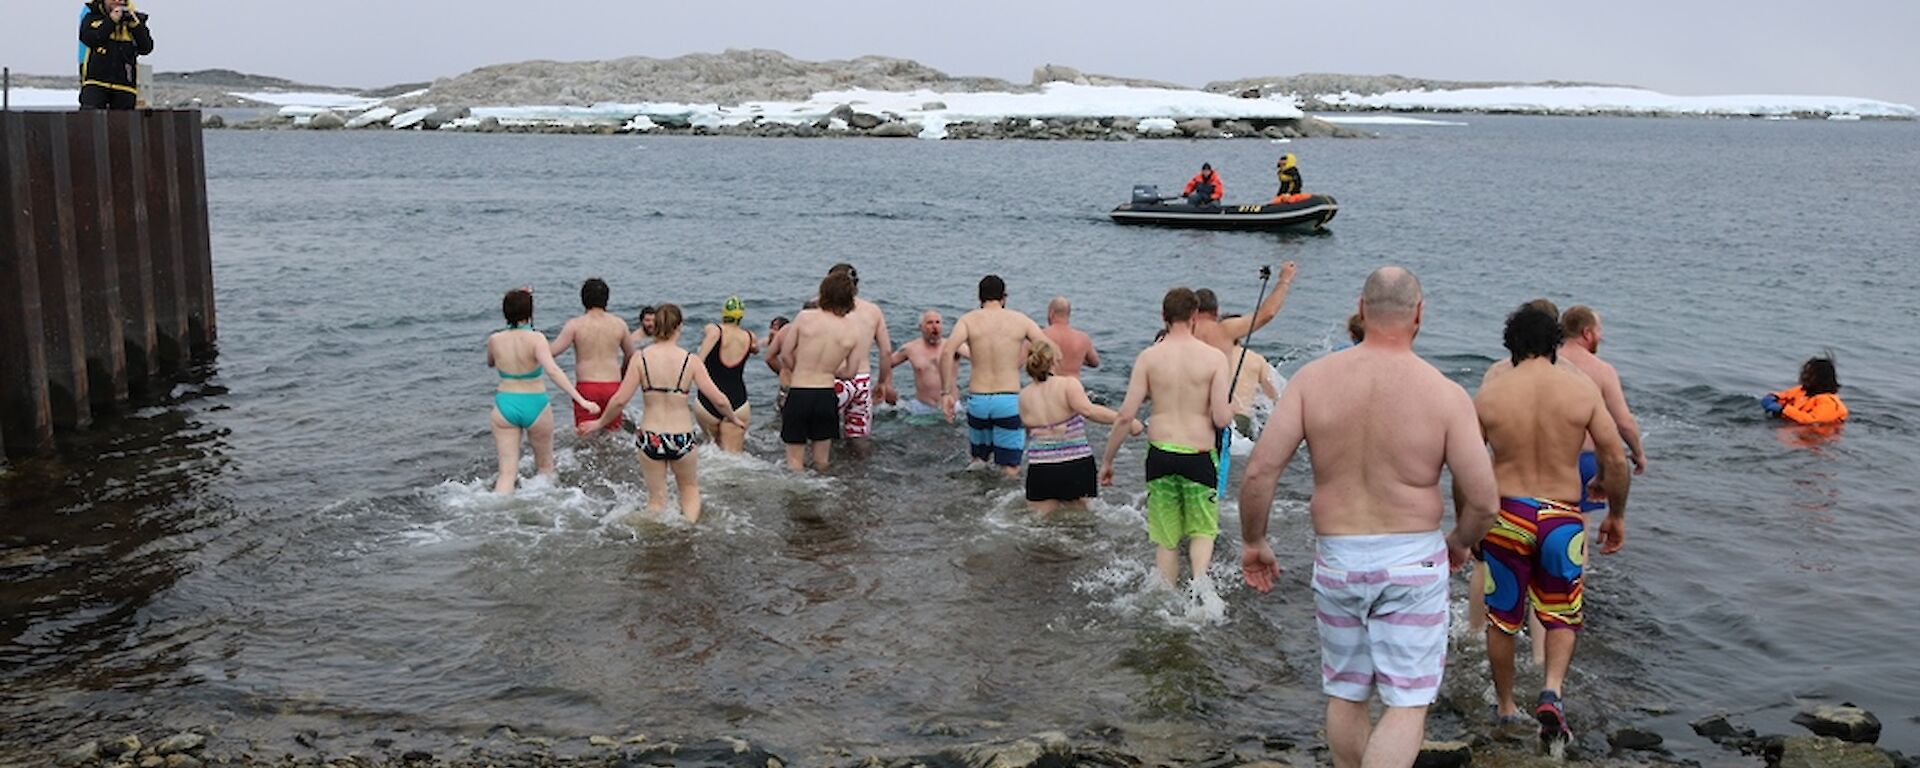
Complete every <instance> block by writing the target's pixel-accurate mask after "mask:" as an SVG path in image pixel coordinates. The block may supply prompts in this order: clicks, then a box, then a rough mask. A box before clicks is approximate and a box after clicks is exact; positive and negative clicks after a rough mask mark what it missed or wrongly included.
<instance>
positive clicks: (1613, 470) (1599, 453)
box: [1587, 391, 1633, 555]
mask: <svg viewBox="0 0 1920 768" xmlns="http://www.w3.org/2000/svg"><path fill="white" fill-rule="evenodd" d="M1590 411H1591V412H1590V413H1589V415H1588V416H1587V436H1588V437H1591V438H1593V453H1594V456H1596V457H1598V458H1599V460H1600V476H1599V477H1597V478H1594V484H1596V485H1599V486H1600V489H1601V493H1604V494H1606V496H1607V519H1605V520H1603V521H1601V523H1600V554H1603V555H1611V554H1613V553H1615V552H1618V551H1620V548H1621V547H1622V546H1624V545H1625V544H1626V540H1627V526H1626V522H1625V521H1626V515H1627V490H1628V487H1629V486H1631V485H1632V484H1633V475H1632V474H1631V473H1630V472H1629V471H1628V469H1627V455H1626V449H1625V448H1624V447H1623V446H1622V444H1621V442H1620V428H1619V427H1618V426H1615V425H1614V423H1613V417H1612V416H1609V415H1607V405H1606V402H1605V401H1604V400H1603V399H1601V397H1600V393H1599V392H1597V391H1596V392H1594V396H1593V407H1592V408H1591V409H1590ZM1589 494H1591V491H1589Z"/></svg>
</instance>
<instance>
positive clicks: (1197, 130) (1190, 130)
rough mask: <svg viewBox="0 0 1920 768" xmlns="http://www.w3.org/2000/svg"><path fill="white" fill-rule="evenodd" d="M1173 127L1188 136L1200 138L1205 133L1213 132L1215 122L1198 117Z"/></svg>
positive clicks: (1182, 121)
mask: <svg viewBox="0 0 1920 768" xmlns="http://www.w3.org/2000/svg"><path fill="white" fill-rule="evenodd" d="M1173 127H1174V128H1175V129H1176V130H1178V131H1180V132H1181V133H1184V134H1186V135H1188V136H1198V135H1199V134H1201V133H1203V132H1207V131H1212V130H1213V121H1212V120H1208V119H1206V118H1204V117H1196V118H1193V119H1191V120H1181V121H1180V122H1177V123H1174V124H1173Z"/></svg>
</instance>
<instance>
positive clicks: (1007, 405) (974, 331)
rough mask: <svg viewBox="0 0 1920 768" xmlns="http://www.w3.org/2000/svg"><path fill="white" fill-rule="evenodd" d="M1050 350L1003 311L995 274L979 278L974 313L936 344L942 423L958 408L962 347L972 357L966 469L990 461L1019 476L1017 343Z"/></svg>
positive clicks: (1029, 326) (1021, 432) (1034, 326)
mask: <svg viewBox="0 0 1920 768" xmlns="http://www.w3.org/2000/svg"><path fill="white" fill-rule="evenodd" d="M1023 343H1025V344H1045V345H1048V346H1052V345H1053V342H1052V341H1050V340H1048V339H1047V334H1046V333H1045V332H1043V331H1041V330H1040V325H1039V324H1038V323H1035V322H1034V321H1033V318H1031V317H1027V316H1026V315H1024V314H1021V313H1019V312H1016V311H1014V310H1011V309H1007V283H1006V281H1004V280H1001V279H1000V276H999V275H987V276H986V277H983V278H981V279H980V308H979V309H976V310H974V311H972V312H968V313H966V314H965V315H961V316H960V321H959V322H957V323H955V324H954V326H953V335H951V336H948V337H947V341H946V343H944V344H941V345H940V373H941V376H940V381H941V384H942V386H943V387H944V388H945V394H944V395H943V396H942V397H941V398H940V401H941V402H940V405H941V409H942V410H944V411H945V412H946V415H947V421H949V422H951V421H953V418H954V416H955V415H956V414H957V411H958V408H959V404H960V386H959V382H960V378H959V375H960V361H959V350H960V348H961V346H962V345H965V346H966V347H967V348H968V351H969V352H970V353H971V354H972V360H973V373H972V375H971V376H970V377H969V378H968V380H967V393H968V394H967V441H968V443H969V444H970V445H969V450H968V454H969V455H970V456H971V457H972V461H971V462H969V464H968V467H969V468H978V467H982V466H985V465H986V464H987V462H989V461H991V462H992V463H993V464H994V465H996V466H998V467H1000V472H1001V473H1002V474H1004V475H1006V476H1007V477H1019V476H1020V459H1021V454H1022V453H1023V452H1024V451H1025V448H1026V442H1027V434H1026V429H1025V428H1024V427H1023V426H1022V425H1021V423H1020V366H1021V365H1022V364H1023V363H1024V362H1025V361H1026V351H1025V350H1024V349H1022V348H1021V346H1022V344H1023Z"/></svg>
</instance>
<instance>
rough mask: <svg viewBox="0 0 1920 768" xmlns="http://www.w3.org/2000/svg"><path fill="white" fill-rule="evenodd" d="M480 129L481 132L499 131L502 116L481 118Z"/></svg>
mask: <svg viewBox="0 0 1920 768" xmlns="http://www.w3.org/2000/svg"><path fill="white" fill-rule="evenodd" d="M479 131H480V132H481V133H499V132H500V118H497V117H492V116H488V117H483V118H480V127H479Z"/></svg>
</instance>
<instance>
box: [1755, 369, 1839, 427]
mask: <svg viewBox="0 0 1920 768" xmlns="http://www.w3.org/2000/svg"><path fill="white" fill-rule="evenodd" d="M1839 392H1840V377H1839V375H1838V374H1837V373H1835V371H1834V368H1833V358H1832V357H1815V358H1810V359H1808V360H1807V362H1806V363H1805V364H1804V365H1801V366H1800V386H1797V387H1794V388H1792V389H1788V390H1785V391H1781V392H1775V393H1773V394H1770V395H1767V396H1766V397H1762V398H1760V407H1761V408H1762V409H1764V410H1766V412H1767V413H1768V414H1771V415H1773V416H1778V417H1780V418H1783V419H1786V420H1788V421H1791V422H1793V423H1795V424H1838V423H1840V422H1843V421H1846V420H1847V404H1846V403H1843V402H1840V394H1839Z"/></svg>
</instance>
